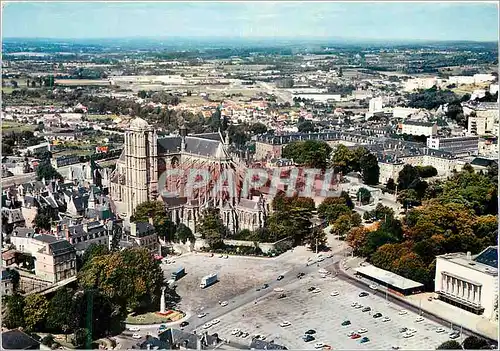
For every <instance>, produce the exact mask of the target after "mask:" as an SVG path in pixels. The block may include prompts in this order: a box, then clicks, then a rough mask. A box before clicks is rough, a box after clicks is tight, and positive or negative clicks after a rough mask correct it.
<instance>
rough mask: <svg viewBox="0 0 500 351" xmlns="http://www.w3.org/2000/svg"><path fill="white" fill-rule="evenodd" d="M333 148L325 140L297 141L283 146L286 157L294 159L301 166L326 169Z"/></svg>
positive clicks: (283, 153)
mask: <svg viewBox="0 0 500 351" xmlns="http://www.w3.org/2000/svg"><path fill="white" fill-rule="evenodd" d="M331 152H332V148H331V147H330V146H329V145H328V144H327V143H326V142H324V141H319V140H306V141H295V142H292V143H290V144H287V145H286V146H285V147H284V148H283V152H282V155H283V157H284V158H288V159H293V161H294V162H295V163H297V164H299V165H301V166H305V167H311V168H319V169H326V167H327V164H328V161H329V159H330V154H331Z"/></svg>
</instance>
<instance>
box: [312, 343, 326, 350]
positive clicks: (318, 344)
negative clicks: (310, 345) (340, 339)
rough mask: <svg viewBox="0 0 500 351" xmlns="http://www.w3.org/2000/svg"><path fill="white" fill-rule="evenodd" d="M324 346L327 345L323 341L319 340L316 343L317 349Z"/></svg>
mask: <svg viewBox="0 0 500 351" xmlns="http://www.w3.org/2000/svg"><path fill="white" fill-rule="evenodd" d="M323 346H325V344H323V343H322V342H317V343H316V344H314V348H315V349H322V348H323Z"/></svg>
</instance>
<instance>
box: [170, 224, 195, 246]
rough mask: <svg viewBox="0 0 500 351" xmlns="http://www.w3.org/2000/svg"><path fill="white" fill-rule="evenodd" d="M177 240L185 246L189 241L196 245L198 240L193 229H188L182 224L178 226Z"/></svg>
mask: <svg viewBox="0 0 500 351" xmlns="http://www.w3.org/2000/svg"><path fill="white" fill-rule="evenodd" d="M175 239H176V240H178V241H180V242H182V243H183V244H185V243H186V242H187V241H188V240H189V241H190V242H191V243H194V242H195V240H196V238H195V236H194V234H193V232H192V231H191V229H189V227H187V226H186V225H184V224H182V223H180V224H179V225H178V226H177V230H176V231H175Z"/></svg>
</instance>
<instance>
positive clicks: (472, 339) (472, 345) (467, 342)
mask: <svg viewBox="0 0 500 351" xmlns="http://www.w3.org/2000/svg"><path fill="white" fill-rule="evenodd" d="M462 345H463V347H464V349H465V350H481V349H483V348H484V347H485V346H486V347H488V346H489V344H488V341H486V340H485V339H483V338H478V337H477V336H474V335H471V336H468V337H466V338H465V339H464V342H463V343H462ZM488 348H489V347H488Z"/></svg>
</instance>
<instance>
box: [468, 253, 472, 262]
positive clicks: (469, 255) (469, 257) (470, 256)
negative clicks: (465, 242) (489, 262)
mask: <svg viewBox="0 0 500 351" xmlns="http://www.w3.org/2000/svg"><path fill="white" fill-rule="evenodd" d="M470 260H472V255H471V252H470V251H467V261H470Z"/></svg>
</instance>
